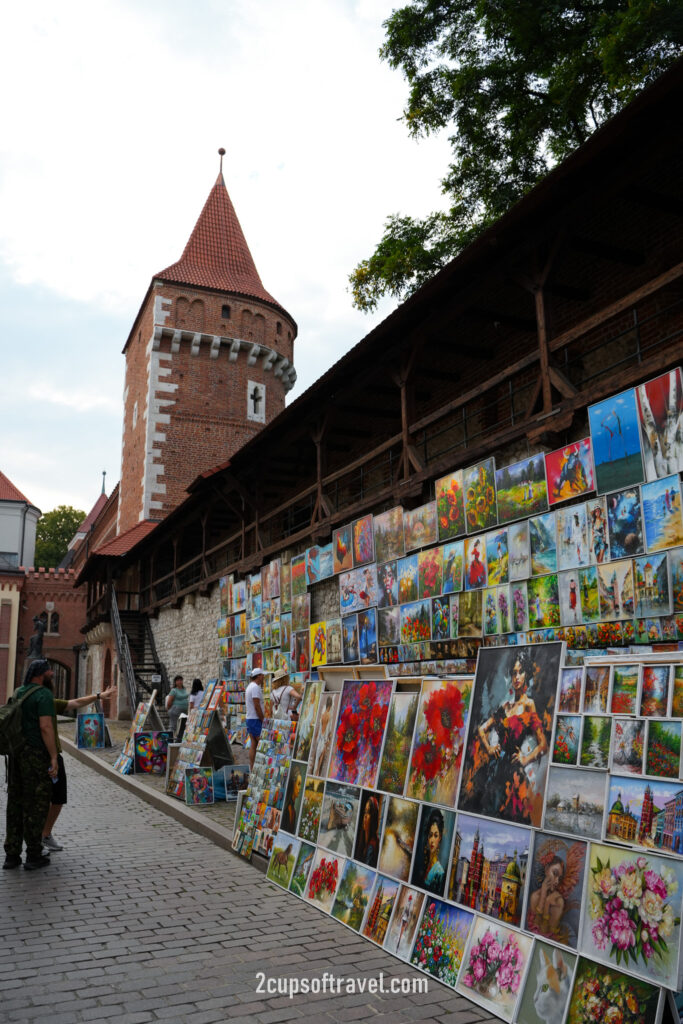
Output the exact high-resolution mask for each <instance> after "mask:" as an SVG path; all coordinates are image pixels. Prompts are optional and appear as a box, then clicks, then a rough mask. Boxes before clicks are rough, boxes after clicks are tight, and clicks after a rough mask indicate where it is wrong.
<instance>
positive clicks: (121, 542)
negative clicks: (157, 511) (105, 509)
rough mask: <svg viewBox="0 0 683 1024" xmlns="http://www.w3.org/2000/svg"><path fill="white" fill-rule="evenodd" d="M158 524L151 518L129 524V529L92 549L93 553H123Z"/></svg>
mask: <svg viewBox="0 0 683 1024" xmlns="http://www.w3.org/2000/svg"><path fill="white" fill-rule="evenodd" d="M157 525H158V524H157V523H155V522H152V520H151V519H143V520H142V522H141V523H136V524H135V526H131V528H130V530H126V531H125V533H120V534H119V536H118V537H114V539H113V540H110V541H108V542H107V543H106V544H103V545H102V547H101V548H97V550H96V551H93V554H94V555H125V554H126V553H127V552H128V551H130V549H131V548H134V547H135V545H136V544H137V543H138V541H140V540H142V538H143V537H146V536H147V535H148V534H149V533H151V532H152V530H153V529H154V527H155V526H157Z"/></svg>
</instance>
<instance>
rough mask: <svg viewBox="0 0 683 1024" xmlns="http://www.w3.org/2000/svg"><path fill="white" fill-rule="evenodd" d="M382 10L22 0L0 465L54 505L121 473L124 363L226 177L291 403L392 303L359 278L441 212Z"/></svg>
mask: <svg viewBox="0 0 683 1024" xmlns="http://www.w3.org/2000/svg"><path fill="white" fill-rule="evenodd" d="M395 6H398V5H397V3H391V2H390V0H310V2H309V0H290V2H289V3H283V2H282V0H129V2H126V0H97V2H96V3H93V2H92V0H60V3H58V4H57V3H55V2H54V0H25V2H23V3H21V4H19V3H17V4H11V5H7V6H6V7H5V9H4V11H3V23H4V24H3V28H4V33H3V34H4V38H5V46H4V47H3V60H2V63H1V64H0V85H1V87H2V95H3V96H4V97H5V100H4V102H3V110H2V115H1V118H0V124H1V126H2V130H1V131H0V154H1V157H0V308H2V313H3V316H2V322H3V328H2V335H1V337H2V361H1V363H0V417H1V418H0V423H1V428H2V433H1V436H2V445H1V447H0V469H2V471H3V472H5V473H6V474H7V475H8V476H9V477H10V479H11V480H12V481H13V482H14V483H15V484H16V486H17V487H19V489H20V490H22V491H23V492H24V493H25V495H26V496H27V497H28V499H29V500H30V501H31V502H32V503H34V504H36V505H37V506H38V507H39V508H41V509H42V510H43V511H48V510H49V509H51V508H54V507H55V506H56V505H60V504H67V505H74V506H76V507H79V508H82V509H85V510H86V511H87V510H89V509H90V507H91V506H92V504H93V503H94V501H95V500H96V498H97V495H98V494H99V491H100V487H101V471H102V470H103V469H106V471H107V492H109V491H110V489H111V487H113V485H114V484H115V483H116V481H117V480H118V478H119V471H120V457H121V451H120V448H121V423H122V405H121V399H122V390H123V373H124V360H123V356H122V355H121V349H122V347H123V344H124V342H125V339H126V336H127V334H128V331H129V329H130V326H131V324H132V321H133V318H134V316H135V313H136V312H137V310H138V307H139V305H140V303H141V301H142V299H143V297H144V294H145V291H146V289H147V286H148V285H149V282H150V279H151V278H152V276H153V275H154V274H155V273H156V272H158V271H159V270H161V269H162V268H163V267H166V266H168V265H169V264H170V263H172V262H174V261H175V260H177V259H178V258H179V257H180V255H181V253H182V250H183V248H184V246H185V242H186V241H187V239H188V237H189V235H190V232H191V230H192V228H193V226H194V223H195V221H196V219H197V217H198V215H199V213H200V211H201V208H202V206H203V204H204V201H205V199H206V197H207V195H208V193H209V190H210V189H211V187H212V185H213V183H214V181H215V179H216V175H217V173H218V156H217V150H218V148H219V146H225V148H226V150H227V156H226V158H225V163H224V175H225V180H226V184H227V187H228V191H229V192H230V195H231V197H232V200H233V203H234V204H235V208H236V210H237V214H238V216H239V218H240V221H241V224H242V227H243V229H244V232H245V235H246V238H247V241H248V243H249V246H250V248H251V251H252V254H253V256H254V260H255V262H256V266H257V267H258V270H259V272H260V275H261V278H262V280H263V283H264V285H265V287H266V288H267V289H268V291H270V292H271V294H272V295H274V296H275V298H276V299H277V300H278V301H279V302H280V303H281V304H282V305H283V306H284V307H285V308H286V309H287V310H288V311H289V312H290V313H291V314H292V316H293V317H294V319H295V320H296V321H297V323H298V325H299V337H298V340H297V343H296V347H295V353H294V360H295V366H296V369H297V373H298V382H297V386H296V388H295V389H294V390H293V391H291V392H290V394H289V399H288V400H289V401H291V400H292V398H295V397H296V396H297V395H298V394H300V393H301V391H302V390H304V389H305V388H306V387H308V386H309V385H310V384H312V383H313V381H314V380H315V379H316V378H317V377H318V376H319V375H320V374H321V373H322V372H323V371H324V370H326V369H327V368H328V367H329V366H330V365H331V364H332V363H333V362H335V361H336V360H337V359H338V358H339V357H340V356H341V355H342V354H343V353H344V352H345V351H346V350H347V349H348V348H350V347H351V346H352V345H354V344H355V343H356V342H357V341H359V340H360V339H361V338H362V337H364V335H365V334H367V333H368V332H369V331H370V330H371V329H372V327H373V326H374V325H375V324H376V323H377V322H378V321H379V320H381V319H383V317H385V316H386V315H387V314H388V313H389V312H390V311H391V309H392V308H393V304H389V303H386V304H385V305H384V306H383V307H382V309H381V310H380V311H379V312H378V314H377V315H375V316H373V317H368V316H366V315H362V314H360V313H358V312H357V311H355V310H354V309H353V308H352V306H351V296H350V294H349V292H348V284H347V277H348V274H349V272H350V271H351V270H352V269H353V267H354V266H355V265H356V263H357V262H358V261H359V260H360V259H362V258H363V257H365V256H368V255H369V254H370V253H371V251H372V249H373V247H374V244H375V243H376V242H377V241H378V239H379V237H380V235H381V232H382V228H383V224H384V221H385V219H386V217H387V216H388V215H389V214H390V213H394V212H403V213H411V214H413V215H422V214H424V213H427V212H428V211H429V210H431V209H435V208H437V207H443V206H444V200H443V198H442V197H441V195H440V189H439V179H440V176H441V175H442V174H443V173H444V172H445V169H446V165H447V162H448V152H449V148H448V142H447V139H446V138H445V137H441V138H435V139H430V140H427V141H421V142H419V143H416V142H414V141H413V140H411V139H409V137H408V133H407V131H406V128H405V125H404V124H403V122H402V121H400V117H401V112H402V109H403V105H404V103H405V100H406V97H407V86H406V83H405V81H404V80H403V78H402V76H401V74H400V73H399V72H396V71H392V70H391V68H389V66H388V65H387V64H386V63H384V62H382V61H380V59H379V57H378V49H379V47H380V45H381V44H382V42H383V39H384V30H383V29H382V22H383V21H384V19H385V18H386V17H387V16H388V15H389V14H390V13H391V10H392V9H393V8H394V7H395Z"/></svg>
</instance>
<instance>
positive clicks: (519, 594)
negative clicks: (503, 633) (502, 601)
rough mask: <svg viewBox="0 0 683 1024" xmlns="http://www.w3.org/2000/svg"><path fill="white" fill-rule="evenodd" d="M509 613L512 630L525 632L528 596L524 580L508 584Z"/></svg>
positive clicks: (526, 627) (527, 626) (527, 623)
mask: <svg viewBox="0 0 683 1024" xmlns="http://www.w3.org/2000/svg"><path fill="white" fill-rule="evenodd" d="M510 615H511V620H512V621H511V624H512V629H513V631H515V632H517V633H524V632H526V630H527V629H528V628H529V597H528V594H527V586H526V580H522V581H520V582H518V583H511V584H510Z"/></svg>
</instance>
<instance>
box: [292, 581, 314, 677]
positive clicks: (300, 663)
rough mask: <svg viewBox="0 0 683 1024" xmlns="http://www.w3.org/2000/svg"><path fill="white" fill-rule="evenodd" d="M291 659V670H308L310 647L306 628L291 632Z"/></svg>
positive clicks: (309, 665)
mask: <svg viewBox="0 0 683 1024" xmlns="http://www.w3.org/2000/svg"><path fill="white" fill-rule="evenodd" d="M294 600H297V598H295V599H294ZM291 660H292V671H293V672H308V671H309V670H310V667H311V647H310V634H309V632H308V628H306V629H303V630H297V631H296V632H293V633H292V645H291Z"/></svg>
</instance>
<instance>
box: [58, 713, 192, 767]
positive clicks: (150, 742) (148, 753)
mask: <svg viewBox="0 0 683 1024" xmlns="http://www.w3.org/2000/svg"><path fill="white" fill-rule="evenodd" d="M83 717H84V718H86V717H88V716H86V715H84V716H83ZM91 717H95V716H91ZM78 718H79V719H80V718H81V715H79V716H78ZM102 719H103V720H104V716H102ZM79 727H80V722H79ZM172 742H173V733H172V732H136V733H134V734H133V746H134V769H135V772H136V774H137V773H142V774H145V775H165V774H166V760H167V758H168V745H169V743H172ZM102 745H103V746H104V742H103V744H102Z"/></svg>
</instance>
